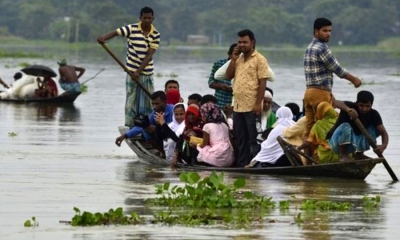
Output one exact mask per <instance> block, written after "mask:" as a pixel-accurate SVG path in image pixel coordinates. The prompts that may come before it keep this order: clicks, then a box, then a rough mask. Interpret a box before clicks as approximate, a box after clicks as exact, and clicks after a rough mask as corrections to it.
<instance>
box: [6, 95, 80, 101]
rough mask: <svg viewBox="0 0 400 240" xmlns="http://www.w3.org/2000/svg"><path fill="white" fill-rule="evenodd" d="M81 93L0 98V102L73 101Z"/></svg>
mask: <svg viewBox="0 0 400 240" xmlns="http://www.w3.org/2000/svg"><path fill="white" fill-rule="evenodd" d="M80 94H81V93H74V94H61V95H59V96H57V97H53V98H31V99H0V102H8V103H73V102H74V101H75V100H76V99H77V98H78V96H79V95H80Z"/></svg>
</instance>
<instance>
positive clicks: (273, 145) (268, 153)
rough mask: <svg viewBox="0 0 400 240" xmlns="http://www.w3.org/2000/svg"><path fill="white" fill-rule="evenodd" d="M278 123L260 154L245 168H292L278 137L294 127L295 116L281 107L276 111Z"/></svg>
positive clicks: (263, 144)
mask: <svg viewBox="0 0 400 240" xmlns="http://www.w3.org/2000/svg"><path fill="white" fill-rule="evenodd" d="M276 117H277V122H276V125H275V127H274V128H273V129H272V130H271V132H270V133H269V135H268V137H267V139H266V140H265V141H264V142H262V143H261V150H260V152H259V153H258V154H257V155H256V156H255V157H254V158H253V159H252V160H251V162H250V164H248V165H246V166H245V167H246V168H247V167H254V166H257V167H282V166H291V164H290V162H289V160H288V159H287V157H286V155H285V153H284V152H283V149H282V147H281V146H280V144H279V142H278V140H277V137H278V136H282V134H283V131H284V130H285V129H286V128H287V127H290V126H292V125H293V124H294V123H295V122H294V121H293V114H292V111H291V110H290V108H288V107H280V108H279V109H278V111H276Z"/></svg>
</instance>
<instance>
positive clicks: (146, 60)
mask: <svg viewBox="0 0 400 240" xmlns="http://www.w3.org/2000/svg"><path fill="white" fill-rule="evenodd" d="M155 52H156V49H154V48H149V50H148V51H147V54H146V57H145V58H144V59H143V61H142V63H141V64H140V67H139V68H138V69H137V70H136V72H137V73H138V74H141V73H142V71H143V69H144V68H145V67H146V66H147V64H149V62H150V61H151V59H152V58H153V55H154V53H155Z"/></svg>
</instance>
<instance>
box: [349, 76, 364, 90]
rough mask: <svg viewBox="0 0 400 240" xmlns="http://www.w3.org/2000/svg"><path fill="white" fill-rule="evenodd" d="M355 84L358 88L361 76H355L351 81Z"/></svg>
mask: <svg viewBox="0 0 400 240" xmlns="http://www.w3.org/2000/svg"><path fill="white" fill-rule="evenodd" d="M351 82H352V83H353V85H354V87H355V88H358V87H359V86H361V83H362V82H361V79H360V78H359V77H355V78H354V80H353V81H351Z"/></svg>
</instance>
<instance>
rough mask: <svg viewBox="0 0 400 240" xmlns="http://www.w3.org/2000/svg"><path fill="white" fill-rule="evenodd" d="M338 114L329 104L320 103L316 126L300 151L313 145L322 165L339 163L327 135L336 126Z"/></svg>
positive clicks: (316, 115)
mask: <svg viewBox="0 0 400 240" xmlns="http://www.w3.org/2000/svg"><path fill="white" fill-rule="evenodd" d="M337 118H338V113H337V112H336V111H335V109H334V108H333V107H332V105H331V104H330V103H328V102H320V103H319V104H318V105H317V109H316V114H315V120H316V122H315V124H314V125H313V127H312V128H311V132H310V135H309V136H308V139H307V140H306V141H305V142H304V143H303V144H302V145H301V146H300V147H298V149H303V148H307V147H309V146H310V145H313V146H314V148H316V153H317V156H318V159H319V162H320V163H328V162H337V161H339V156H338V155H337V154H335V153H334V152H332V151H331V149H330V148H329V143H328V141H327V140H326V135H327V134H328V132H329V130H331V128H332V127H333V125H335V122H336V120H337Z"/></svg>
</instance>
